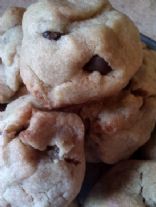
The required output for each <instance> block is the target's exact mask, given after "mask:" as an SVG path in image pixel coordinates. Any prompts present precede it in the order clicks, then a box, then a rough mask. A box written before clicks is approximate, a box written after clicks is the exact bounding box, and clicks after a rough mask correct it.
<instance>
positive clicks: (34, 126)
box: [0, 97, 85, 207]
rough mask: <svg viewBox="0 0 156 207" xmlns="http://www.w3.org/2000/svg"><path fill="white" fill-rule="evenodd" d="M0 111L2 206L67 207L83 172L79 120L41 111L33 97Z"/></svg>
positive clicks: (80, 123)
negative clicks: (33, 102)
mask: <svg viewBox="0 0 156 207" xmlns="http://www.w3.org/2000/svg"><path fill="white" fill-rule="evenodd" d="M20 99H21V98H20ZM26 99H27V101H26ZM28 99H29V100H28ZM17 101H19V103H18V105H17ZM26 102H27V103H26ZM15 108H16V109H15ZM11 109H12V111H11ZM0 115H1V116H0V123H1V128H0V132H1V143H0V167H1V170H0V182H1V186H0V206H3V207H4V206H7V205H10V206H12V207H15V206H16V207H21V206H23V207H28V206H33V207H35V206H40V207H45V206H53V207H66V206H68V205H69V204H70V203H71V202H72V201H73V200H74V198H75V197H76V195H77V194H78V192H79V191H80V187H81V185H82V181H83V177H84V172H85V159H84V149H83V148H84V146H83V136H84V126H83V123H82V121H81V119H80V118H79V117H78V116H77V115H75V114H70V113H63V112H46V111H43V110H42V111H41V110H39V109H37V108H35V107H34V106H33V104H32V102H31V99H30V97H29V98H28V97H27V98H26V97H24V98H23V101H22V100H16V101H15V102H13V103H11V104H9V105H8V106H7V108H6V111H5V112H2V113H1V114H0ZM2 123H3V124H2ZM2 125H3V126H2ZM8 138H9V139H8ZM10 172H11V173H10Z"/></svg>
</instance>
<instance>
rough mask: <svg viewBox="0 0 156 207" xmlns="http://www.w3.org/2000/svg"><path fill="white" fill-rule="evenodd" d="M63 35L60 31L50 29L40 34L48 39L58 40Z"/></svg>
mask: <svg viewBox="0 0 156 207" xmlns="http://www.w3.org/2000/svg"><path fill="white" fill-rule="evenodd" d="M62 35H64V34H63V33H61V32H51V31H46V32H44V33H43V34H42V36H43V37H44V38H46V39H48V40H58V39H60V38H61V36H62Z"/></svg>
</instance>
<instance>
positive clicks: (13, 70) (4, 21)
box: [0, 7, 24, 103]
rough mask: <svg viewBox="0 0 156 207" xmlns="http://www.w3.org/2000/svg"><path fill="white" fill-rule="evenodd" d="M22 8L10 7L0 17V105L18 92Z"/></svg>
mask: <svg viewBox="0 0 156 207" xmlns="http://www.w3.org/2000/svg"><path fill="white" fill-rule="evenodd" d="M23 13H24V9H23V8H17V7H12V8H9V9H8V10H6V12H5V13H4V15H3V16H2V17H0V103H6V102H8V101H9V99H10V97H12V96H13V95H14V94H15V92H16V91H17V90H18V88H19V86H20V83H21V78H20V60H19V59H20V54H19V53H20V47H21V42H22V36H23V34H22V27H21V24H22V16H23Z"/></svg>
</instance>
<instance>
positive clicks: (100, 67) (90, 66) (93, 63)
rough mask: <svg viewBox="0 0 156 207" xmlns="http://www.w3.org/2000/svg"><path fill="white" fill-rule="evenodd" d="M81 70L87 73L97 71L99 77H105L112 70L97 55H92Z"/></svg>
mask: <svg viewBox="0 0 156 207" xmlns="http://www.w3.org/2000/svg"><path fill="white" fill-rule="evenodd" d="M83 69H84V70H85V71H87V72H89V73H92V72H93V71H98V72H100V73H101V75H106V74H108V73H109V72H111V71H112V68H111V67H110V66H109V65H108V63H107V62H106V61H105V60H104V59H103V58H101V57H100V56H98V55H94V56H93V57H92V58H91V60H90V61H89V62H88V63H87V64H86V65H85V66H84V67H83Z"/></svg>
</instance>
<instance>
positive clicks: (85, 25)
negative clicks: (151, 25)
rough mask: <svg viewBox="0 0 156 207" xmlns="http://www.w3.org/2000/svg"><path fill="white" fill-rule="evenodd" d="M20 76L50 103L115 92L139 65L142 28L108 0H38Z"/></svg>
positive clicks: (29, 14)
mask: <svg viewBox="0 0 156 207" xmlns="http://www.w3.org/2000/svg"><path fill="white" fill-rule="evenodd" d="M23 33H24V37H23V42H22V53H21V54H22V55H21V76H22V79H23V81H24V83H25V84H26V86H27V88H28V90H29V91H30V92H31V93H32V94H33V95H34V96H36V97H37V98H38V99H40V100H42V101H43V103H44V104H45V105H46V106H47V107H50V108H52V107H62V106H67V105H71V104H80V103H84V102H87V101H90V100H96V99H98V98H101V97H106V96H111V95H114V94H116V93H117V92H119V91H120V90H121V88H123V87H124V86H125V85H126V84H127V83H128V81H129V79H130V78H131V77H132V76H133V75H134V73H135V72H136V71H137V70H138V69H139V67H140V65H141V63H142V46H141V44H140V40H139V33H138V31H137V29H136V28H135V26H134V25H133V23H132V22H131V21H130V20H129V19H128V17H126V16H125V15H123V14H121V13H119V12H118V11H115V10H114V9H113V8H112V7H111V5H110V4H109V3H108V1H106V0H92V1H82V0H79V1H75V0H66V1H57V2H56V1H48V0H45V1H39V2H38V3H36V4H34V5H31V6H30V7H29V8H28V9H27V11H26V12H25V14H24V18H23Z"/></svg>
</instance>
